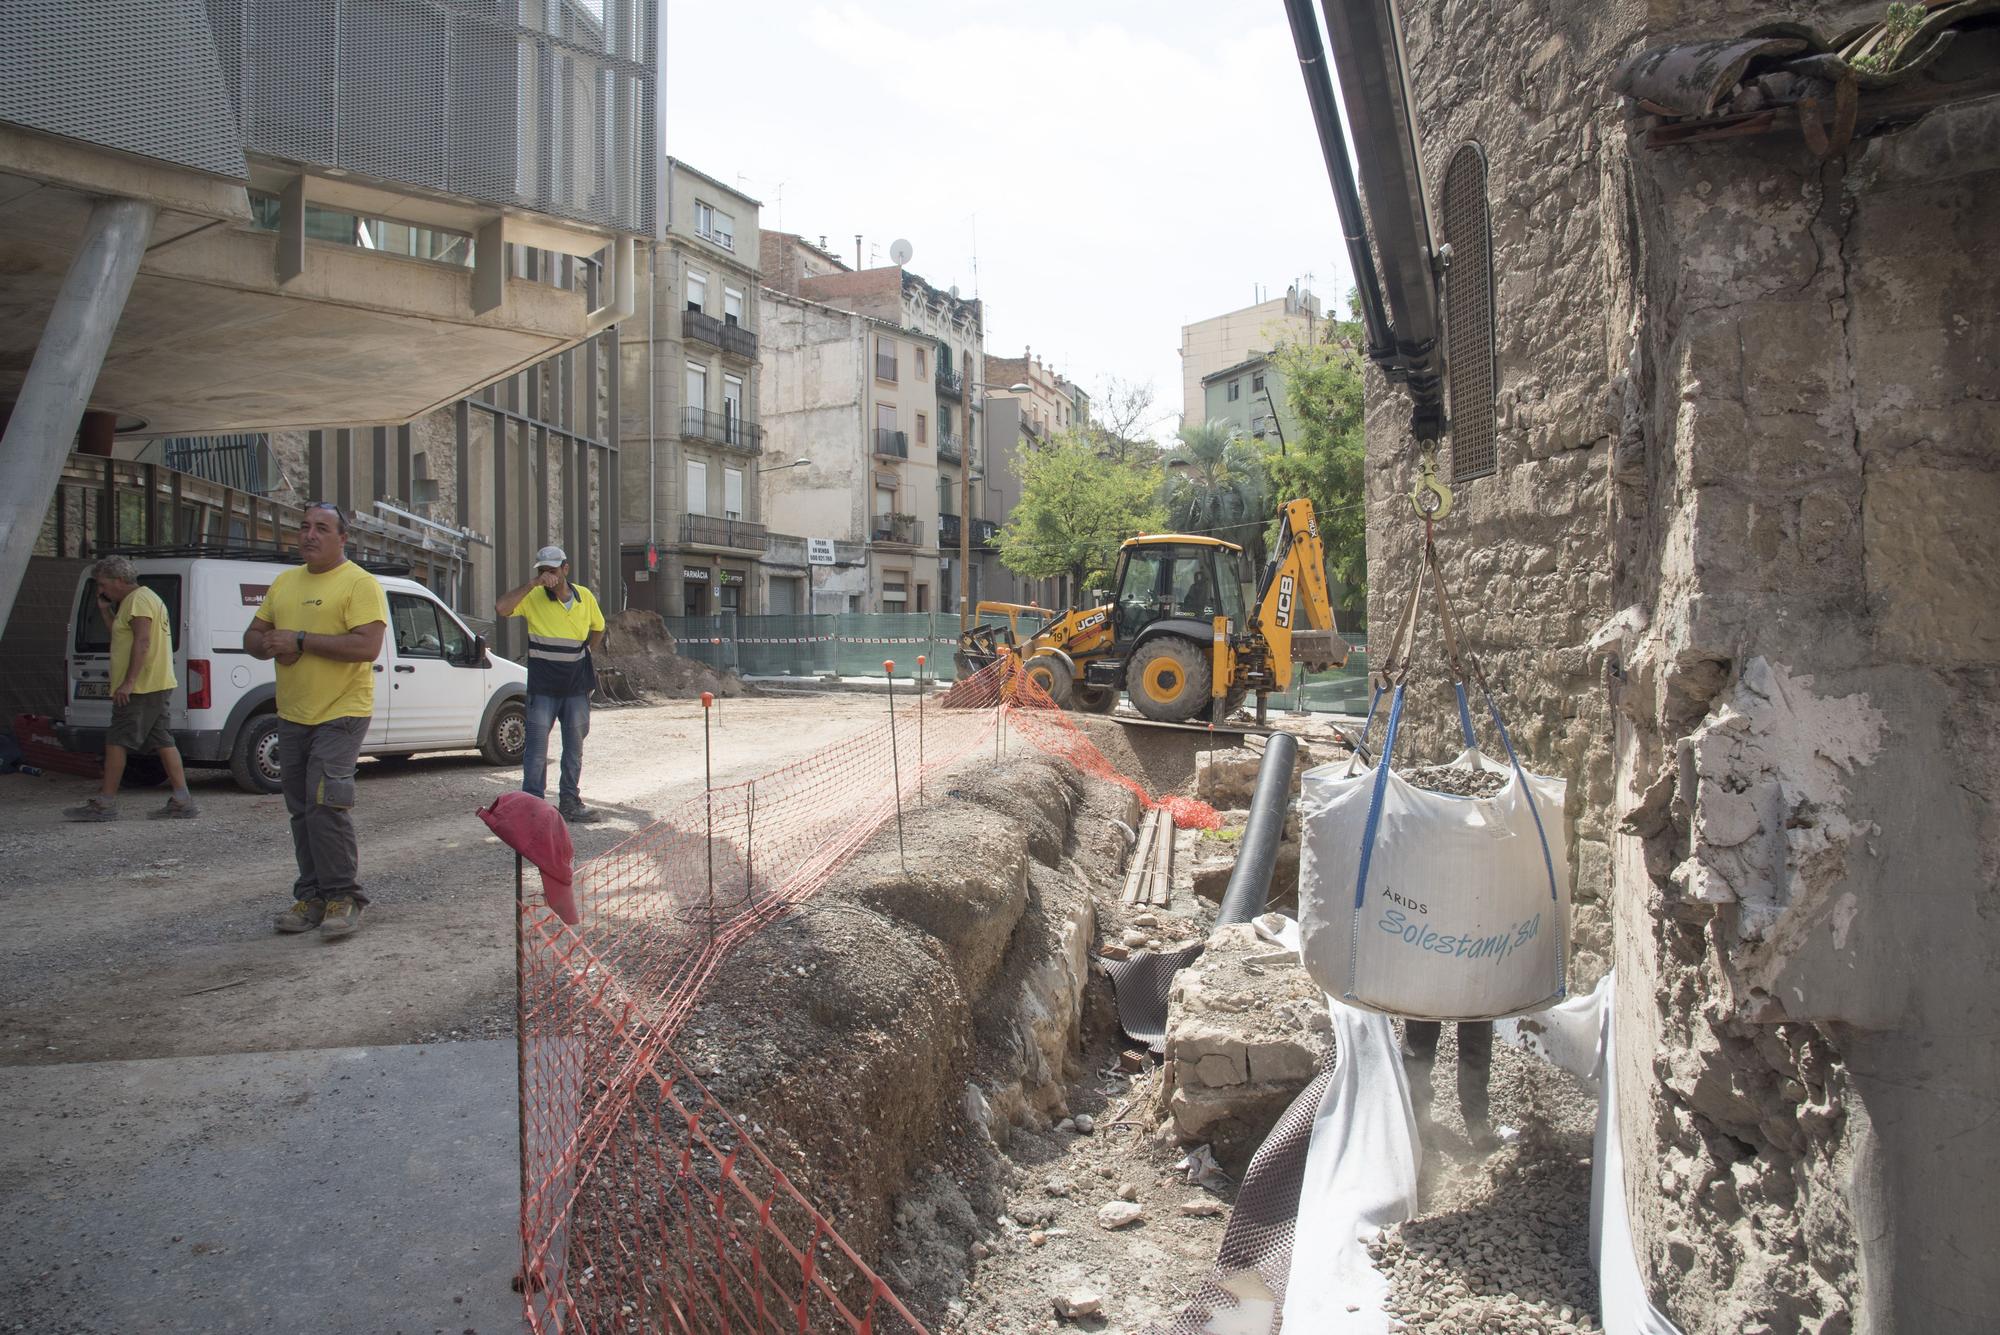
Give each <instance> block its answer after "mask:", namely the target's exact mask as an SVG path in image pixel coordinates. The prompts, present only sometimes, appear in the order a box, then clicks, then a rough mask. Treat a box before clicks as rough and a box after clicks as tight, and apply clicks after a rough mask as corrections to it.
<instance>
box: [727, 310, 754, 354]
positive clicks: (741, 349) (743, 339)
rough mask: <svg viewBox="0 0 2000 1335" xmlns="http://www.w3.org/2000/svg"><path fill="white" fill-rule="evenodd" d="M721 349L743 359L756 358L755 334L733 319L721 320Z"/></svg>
mask: <svg viewBox="0 0 2000 1335" xmlns="http://www.w3.org/2000/svg"><path fill="white" fill-rule="evenodd" d="M722 350H723V351H724V352H725V353H727V354H729V355H730V356H732V357H741V358H743V360H745V361H749V362H754V361H756V360H757V336H756V335H755V334H753V333H751V332H750V331H749V330H748V329H745V328H744V327H743V326H742V325H740V324H737V323H735V322H734V321H731V320H728V319H725V320H723V322H722Z"/></svg>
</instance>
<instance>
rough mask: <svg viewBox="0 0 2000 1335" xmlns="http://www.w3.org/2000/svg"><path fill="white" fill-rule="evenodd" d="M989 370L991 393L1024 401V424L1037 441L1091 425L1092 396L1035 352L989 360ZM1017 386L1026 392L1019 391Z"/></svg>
mask: <svg viewBox="0 0 2000 1335" xmlns="http://www.w3.org/2000/svg"><path fill="white" fill-rule="evenodd" d="M986 369H987V371H988V372H989V374H988V376H987V379H988V380H990V381H991V382H992V384H993V388H992V389H991V390H989V391H988V393H989V394H990V395H991V396H993V397H995V398H999V397H1002V396H1005V397H1007V398H1012V399H1019V400H1021V421H1022V423H1023V424H1024V425H1025V426H1026V427H1027V428H1028V430H1029V431H1030V432H1031V433H1032V435H1033V436H1034V437H1035V438H1037V439H1040V440H1046V439H1048V438H1049V437H1050V436H1053V435H1055V434H1056V433H1058V432H1061V431H1072V430H1076V429H1078V428H1080V427H1083V426H1086V425H1088V424H1089V422H1090V395H1088V394H1086V393H1085V392H1084V391H1083V390H1082V389H1081V388H1080V387H1078V386H1077V385H1076V384H1075V383H1074V382H1072V381H1071V380H1069V379H1068V378H1067V377H1065V376H1063V375H1061V374H1059V373H1058V372H1057V371H1056V369H1055V368H1054V367H1053V366H1050V365H1048V364H1047V363H1045V362H1043V361H1042V359H1041V357H1039V356H1038V355H1036V353H1035V350H1034V349H1033V348H1023V349H1022V350H1021V355H1020V356H1018V357H988V358H987V359H986ZM1016 385H1024V386H1026V388H1025V389H1019V390H1017V389H1015V388H1014V386H1016Z"/></svg>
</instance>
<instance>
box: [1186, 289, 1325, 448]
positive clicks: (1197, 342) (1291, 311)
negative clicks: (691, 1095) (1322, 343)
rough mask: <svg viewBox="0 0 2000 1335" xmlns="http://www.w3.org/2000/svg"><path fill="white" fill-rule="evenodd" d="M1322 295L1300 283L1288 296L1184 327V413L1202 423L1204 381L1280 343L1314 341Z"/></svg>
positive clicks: (1187, 418)
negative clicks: (1318, 296)
mask: <svg viewBox="0 0 2000 1335" xmlns="http://www.w3.org/2000/svg"><path fill="white" fill-rule="evenodd" d="M1321 318H1322V317H1321V314H1320V308H1319V298H1317V297H1315V296H1314V295H1313V294H1312V293H1311V292H1308V291H1305V290H1303V289H1301V288H1299V287H1297V286H1293V287H1288V288H1286V289H1285V295H1284V296H1282V297H1274V298H1272V299H1271V300H1270V301H1260V302H1258V303H1257V304H1255V305H1253V306H1245V307H1244V308H1243V309H1241V310H1235V311H1230V312H1228V313H1227V314H1224V315H1216V316H1211V317H1210V318H1208V319H1206V320H1197V321H1195V322H1194V323H1193V324H1188V325H1182V326H1181V416H1182V418H1183V420H1185V421H1190V422H1195V421H1200V420H1201V418H1202V414H1203V413H1204V412H1205V411H1206V407H1207V398H1206V395H1205V394H1204V392H1203V389H1202V381H1203V380H1205V379H1207V378H1208V377H1209V376H1211V375H1214V374H1215V373H1216V372H1217V371H1222V370H1226V369H1228V368H1229V367H1232V366H1237V365H1240V364H1241V363H1243V362H1246V361H1248V360H1250V358H1252V357H1254V356H1256V355H1257V354H1258V353H1263V352H1269V351H1270V350H1271V349H1272V348H1275V347H1277V346H1278V344H1280V343H1310V342H1311V341H1312V340H1313V337H1314V334H1315V327H1316V326H1317V324H1318V322H1319V320H1320V319H1321Z"/></svg>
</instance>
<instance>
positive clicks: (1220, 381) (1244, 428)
mask: <svg viewBox="0 0 2000 1335" xmlns="http://www.w3.org/2000/svg"><path fill="white" fill-rule="evenodd" d="M1201 394H1202V408H1201V415H1200V417H1199V418H1197V419H1191V420H1198V421H1203V422H1225V423H1227V424H1228V425H1229V426H1230V428H1231V429H1233V430H1234V431H1235V432H1236V434H1237V435H1239V436H1241V437H1243V438H1244V439H1245V440H1264V441H1269V442H1270V443H1271V444H1273V445H1276V444H1279V443H1280V442H1282V441H1284V440H1286V439H1288V438H1289V437H1290V435H1291V433H1292V419H1291V415H1290V412H1291V410H1290V408H1289V407H1288V406H1287V405H1286V403H1285V373H1284V371H1283V370H1281V369H1280V368H1279V367H1278V365H1277V363H1276V362H1274V361H1272V360H1271V358H1270V357H1269V356H1267V355H1265V354H1263V353H1259V354H1258V355H1256V356H1254V357H1249V358H1246V359H1245V360H1243V361H1240V362H1238V363H1236V365H1234V366H1225V367H1224V368H1223V369H1221V370H1220V371H1214V372H1211V373H1210V374H1208V375H1205V376H1203V377H1202V378H1201Z"/></svg>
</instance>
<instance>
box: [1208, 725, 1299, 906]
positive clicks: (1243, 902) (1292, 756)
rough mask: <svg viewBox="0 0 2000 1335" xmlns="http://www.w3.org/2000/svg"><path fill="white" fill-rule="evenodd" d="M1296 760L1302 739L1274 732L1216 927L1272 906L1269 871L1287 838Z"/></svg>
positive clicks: (1274, 864)
mask: <svg viewBox="0 0 2000 1335" xmlns="http://www.w3.org/2000/svg"><path fill="white" fill-rule="evenodd" d="M1298 755H1299V740H1298V738H1296V737H1294V736H1292V735H1291V734H1290V733H1288V732H1274V733H1272V734H1271V735H1270V737H1269V739H1267V740H1266V741H1265V743H1264V763H1263V764H1262V765H1260V766H1258V768H1257V792H1256V795H1255V796H1254V797H1252V798H1251V799H1250V823H1249V825H1248V826H1246V827H1245V828H1244V831H1243V846H1242V848H1241V850H1240V851H1238V853H1237V855H1236V870H1235V871H1233V872H1231V873H1230V874H1229V888H1228V889H1227V890H1224V891H1223V892H1222V908H1221V910H1220V911H1219V912H1218V913H1217V914H1216V915H1215V925H1216V926H1217V927H1227V926H1228V925H1229V924H1230V923H1233V922H1249V921H1250V920H1251V919H1252V918H1254V917H1256V916H1257V915H1258V914H1260V913H1262V912H1263V911H1264V908H1265V905H1267V904H1268V903H1269V902H1270V899H1271V869H1272V868H1273V867H1275V866H1277V864H1278V845H1279V844H1280V843H1281V842H1283V840H1284V837H1285V813H1286V812H1287V811H1288V810H1290V808H1291V805H1292V766H1293V764H1294V763H1295V762H1296V761H1297V760H1298Z"/></svg>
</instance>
